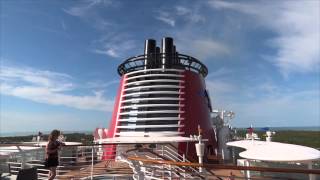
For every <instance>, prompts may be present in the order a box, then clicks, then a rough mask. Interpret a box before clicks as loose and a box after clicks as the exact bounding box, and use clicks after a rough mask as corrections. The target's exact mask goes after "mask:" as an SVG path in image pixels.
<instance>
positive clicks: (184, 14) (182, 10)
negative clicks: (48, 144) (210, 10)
mask: <svg viewBox="0 0 320 180" xmlns="http://www.w3.org/2000/svg"><path fill="white" fill-rule="evenodd" d="M176 14H177V15H178V16H180V17H181V18H183V19H185V20H187V21H189V22H191V23H199V22H205V17H204V16H202V15H201V14H200V13H199V12H198V10H197V9H189V8H187V7H184V6H177V7H176Z"/></svg>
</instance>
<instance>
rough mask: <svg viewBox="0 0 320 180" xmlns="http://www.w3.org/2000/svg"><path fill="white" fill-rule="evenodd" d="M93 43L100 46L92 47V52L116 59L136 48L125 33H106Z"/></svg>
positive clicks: (134, 43)
mask: <svg viewBox="0 0 320 180" xmlns="http://www.w3.org/2000/svg"><path fill="white" fill-rule="evenodd" d="M95 45H96V46H99V47H102V48H99V49H94V50H93V51H92V52H94V53H97V54H104V55H107V56H110V57H113V58H118V59H121V58H124V57H127V56H128V55H129V54H128V53H129V52H131V50H133V49H135V48H136V42H135V41H134V40H131V38H130V37H129V36H127V35H126V34H121V35H120V34H119V35H117V36H113V35H106V36H104V37H102V38H100V39H99V40H97V41H95Z"/></svg>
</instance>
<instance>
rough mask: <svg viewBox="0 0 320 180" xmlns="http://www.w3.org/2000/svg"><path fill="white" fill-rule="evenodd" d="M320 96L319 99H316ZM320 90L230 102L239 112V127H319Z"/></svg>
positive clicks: (229, 106) (233, 108) (237, 117)
mask: <svg viewBox="0 0 320 180" xmlns="http://www.w3.org/2000/svg"><path fill="white" fill-rule="evenodd" d="M315 97H318V98H315ZM319 104H320V101H319V90H317V89H316V90H302V91H295V92H290V93H281V94H278V95H274V94H273V96H266V97H264V98H260V99H256V100H255V101H252V102H250V101H248V102H246V103H235V102H233V103H230V104H229V105H228V108H231V109H232V110H233V111H235V112H236V122H234V124H235V125H238V126H242V127H243V126H245V124H247V126H249V125H250V124H253V125H254V126H258V127H259V126H260V127H261V126H268V125H271V124H272V125H273V126H277V127H281V126H301V125H304V126H319V125H320V122H319V117H320V110H319V109H320V107H319ZM301 121H304V122H303V123H302V124H301Z"/></svg>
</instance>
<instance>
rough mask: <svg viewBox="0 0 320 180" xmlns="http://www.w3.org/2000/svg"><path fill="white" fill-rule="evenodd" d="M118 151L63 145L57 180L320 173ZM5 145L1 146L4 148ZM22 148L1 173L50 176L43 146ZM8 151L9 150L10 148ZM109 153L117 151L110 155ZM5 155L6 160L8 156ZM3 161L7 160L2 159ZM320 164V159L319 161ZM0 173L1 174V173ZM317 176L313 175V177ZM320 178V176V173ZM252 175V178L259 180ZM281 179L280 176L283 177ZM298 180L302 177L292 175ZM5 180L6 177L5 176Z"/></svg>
mask: <svg viewBox="0 0 320 180" xmlns="http://www.w3.org/2000/svg"><path fill="white" fill-rule="evenodd" d="M114 145H116V146H117V148H116V149H117V150H116V151H114V150H112V149H111V150H110V148H108V146H109V147H110V146H113V145H110V144H95V145H91V146H87V145H70V146H64V147H63V148H62V150H61V152H60V166H58V168H57V177H56V179H99V178H100V179H101V178H106V177H108V178H115V179H117V178H121V179H132V178H133V179H139V178H140V179H141V177H143V178H144V179H173V178H179V179H206V178H208V177H210V178H211V179H221V177H227V176H228V174H221V173H220V172H219V171H217V170H224V171H228V172H229V171H230V170H232V171H237V172H240V171H254V172H271V173H275V174H274V175H271V176H270V174H269V175H268V176H263V175H262V177H263V178H264V179H268V178H269V179H275V178H277V175H276V173H285V174H286V177H287V178H283V176H282V177H281V178H282V179H289V177H290V176H289V174H297V173H299V174H302V175H304V176H300V177H308V176H309V174H316V175H319V174H320V169H306V168H272V167H257V166H254V167H247V166H236V165H226V164H198V163H193V162H190V161H189V160H188V159H187V158H186V156H185V155H184V154H181V153H180V154H179V153H178V150H177V148H176V147H175V146H174V145H172V144H157V145H155V144H153V145H150V144H146V145H139V146H138V147H137V146H136V144H114ZM3 146H4V145H0V149H1V147H3ZM14 146H15V147H18V148H14V149H15V150H16V149H19V150H18V151H17V152H14V153H11V154H8V155H6V156H1V159H0V160H1V161H0V162H1V163H0V165H1V168H2V169H0V172H1V173H4V175H3V176H15V175H17V174H18V173H19V171H20V170H21V169H22V168H27V167H36V168H37V172H38V178H39V179H47V176H48V172H49V170H48V169H47V168H45V167H44V165H43V161H44V148H43V147H39V146H32V147H34V149H33V150H30V149H29V150H23V149H24V148H23V147H26V146H27V145H21V144H19V145H17V144H16V145H14ZM7 150H8V149H7ZM110 153H111V154H112V153H114V156H113V157H117V158H116V159H114V158H110V157H112V156H110ZM5 158H6V159H5ZM3 160H4V161H3ZM318 163H319V162H318ZM199 167H203V168H205V169H206V171H205V172H199V170H198V168H199ZM1 173H0V174H1ZM316 175H313V176H314V177H315V176H316ZM318 177H319V176H318ZM236 178H237V179H244V178H245V175H240V176H239V175H238V176H236ZM259 178H260V177H258V176H252V177H251V178H250V179H259ZM281 178H280V179H281ZM290 178H291V179H299V176H295V177H292V176H291V177H290ZM4 179H5V178H4Z"/></svg>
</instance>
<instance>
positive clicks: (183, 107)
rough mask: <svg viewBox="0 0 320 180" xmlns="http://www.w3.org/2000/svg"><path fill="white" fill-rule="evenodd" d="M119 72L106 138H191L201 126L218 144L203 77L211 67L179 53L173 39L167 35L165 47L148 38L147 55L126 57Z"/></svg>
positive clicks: (210, 140) (184, 146) (211, 145)
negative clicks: (117, 87)
mask: <svg viewBox="0 0 320 180" xmlns="http://www.w3.org/2000/svg"><path fill="white" fill-rule="evenodd" d="M118 73H119V75H120V76H121V80H120V86H119V90H118V94H117V97H116V100H115V105H114V110H113V115H112V121H111V123H110V126H109V129H108V135H107V137H108V138H114V137H175V136H185V137H189V136H190V135H194V134H197V133H198V127H200V128H201V129H202V135H203V138H205V139H208V141H207V143H206V146H207V147H208V148H210V149H213V148H216V146H217V144H216V139H215V137H214V132H213V129H212V125H211V122H210V112H211V103H210V99H209V96H208V92H207V90H206V85H205V81H204V78H205V77H206V75H207V74H208V69H207V67H206V66H205V65H204V64H203V63H201V62H200V61H199V60H197V59H196V58H194V57H191V56H188V55H184V54H180V53H179V52H178V51H177V49H176V46H175V45H174V42H173V39H172V38H170V37H165V38H163V39H162V41H161V47H158V46H157V43H156V40H153V39H148V40H146V41H145V48H144V54H142V55H138V56H134V57H131V58H129V59H127V60H125V61H124V62H123V63H122V64H120V65H119V67H118ZM187 146H189V147H187ZM178 148H179V150H181V151H184V152H185V151H186V149H188V152H190V154H189V155H191V156H193V157H196V155H195V147H194V144H191V143H190V144H189V145H187V144H185V143H180V144H178ZM211 152H213V151H211Z"/></svg>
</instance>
